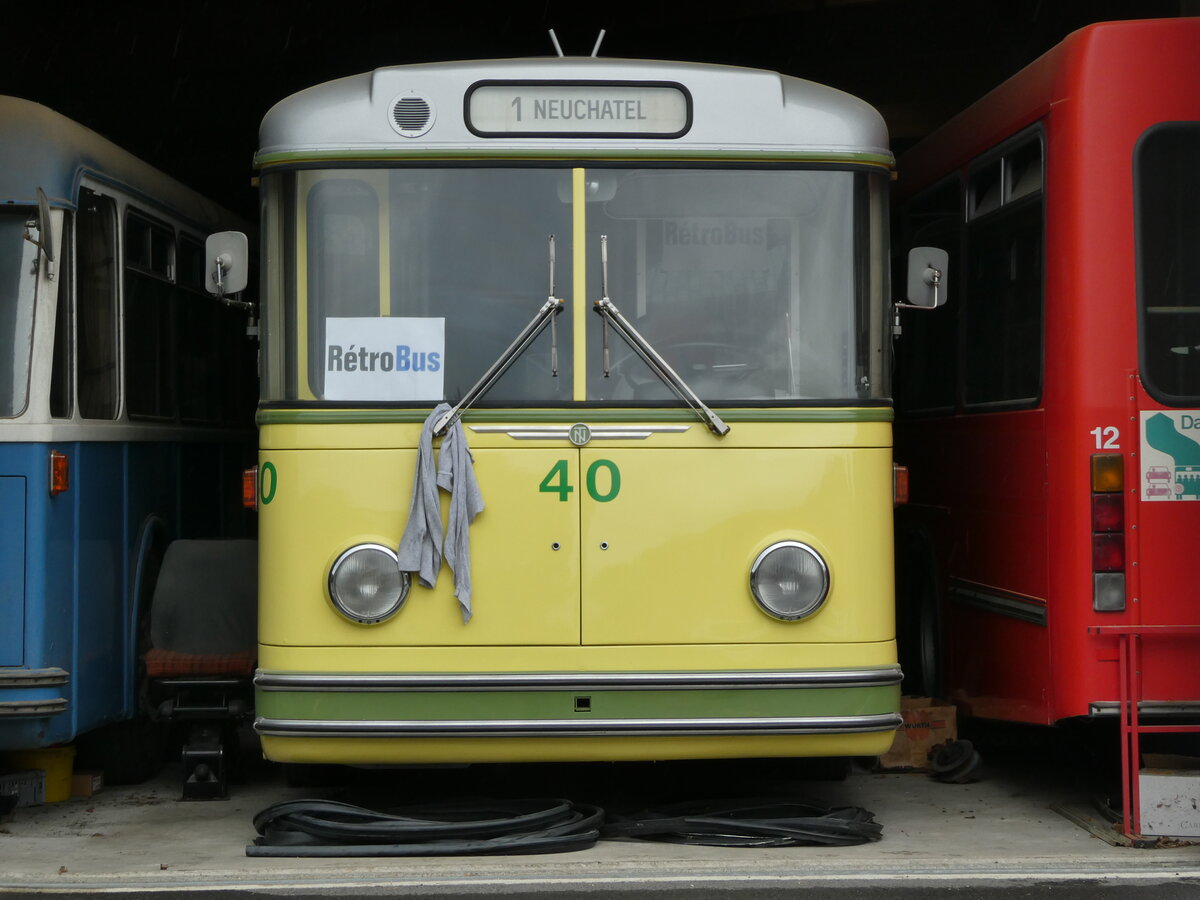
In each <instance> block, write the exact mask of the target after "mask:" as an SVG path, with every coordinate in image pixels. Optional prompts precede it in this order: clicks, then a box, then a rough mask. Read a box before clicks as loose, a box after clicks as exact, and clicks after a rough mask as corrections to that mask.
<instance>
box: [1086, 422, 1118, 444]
mask: <svg viewBox="0 0 1200 900" xmlns="http://www.w3.org/2000/svg"><path fill="white" fill-rule="evenodd" d="M1088 434H1090V435H1092V436H1093V437H1094V438H1095V439H1096V449H1097V450H1120V449H1121V429H1120V428H1117V427H1116V426H1115V425H1106V426H1104V427H1103V428H1093V429H1092V430H1091V431H1089V432H1088Z"/></svg>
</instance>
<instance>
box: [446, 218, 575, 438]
mask: <svg viewBox="0 0 1200 900" xmlns="http://www.w3.org/2000/svg"><path fill="white" fill-rule="evenodd" d="M565 303H566V301H564V300H562V299H560V298H558V297H555V296H554V235H550V296H549V297H548V298H547V299H546V302H545V303H543V304H542V306H541V308H540V309H539V310H538V311H537V313H536V314H535V315H534V317H533V318H532V319H530V320H529V324H528V325H526V326H525V327H524V328H522V329H521V331H520V333H519V334H518V335H517V337H516V339H515V340H514V341H513V342H512V343H511V344H509V345H508V349H507V350H505V351H504V352H503V353H501V354H500V355H499V356H498V357H497V358H496V361H495V362H494V363H492V364H491V365H490V366H489V367H488V370H487V371H486V372H484V373H483V376H482V377H481V378H480V379H479V380H478V381H477V382H475V385H474V387H472V388H471V389H470V390H469V391H467V392H466V393H465V394H464V395H463V398H462V399H461V400H459V401H458V403H456V404H455V405H454V406H452V407H451V408H450V409H448V410H447V411H446V412H445V413H443V414H442V417H441V418H440V419H438V420H437V422H436V423H434V426H433V436H434V437H441V436H442V435H443V434H445V433H446V431H447V429H449V427H450V426H451V425H453V424H454V423H455V422H457V421H458V418H459V416H461V415H462V414H463V413H464V412H466V411H467V410H468V409H470V407H471V404H473V403H474V402H475V401H476V400H478V399H479V398H480V397H482V396H483V395H484V394H486V393H487V392H488V391H489V390H491V388H492V385H494V384H495V383H496V382H497V381H499V380H500V377H501V376H502V375H503V374H504V373H505V372H507V371H508V370H509V367H510V366H512V364H513V363H515V362H516V361H517V360H518V359H519V358H520V356H521V354H522V353H524V352H525V350H526V348H527V347H528V346H529V345H530V344H532V343H533V342H534V341H535V340H536V339H537V336H538V335H539V334H541V333H542V331H544V330H545V328H546V326H547V325H550V326H551V331H552V332H553V335H554V339H553V340H552V341H551V347H550V369H551V372H550V374H551V375H553V376H555V377H557V376H558V331H557V326H556V325H555V317H556V316H557V315H558V314H559V313H560V312H562V311H563V306H564V305H565Z"/></svg>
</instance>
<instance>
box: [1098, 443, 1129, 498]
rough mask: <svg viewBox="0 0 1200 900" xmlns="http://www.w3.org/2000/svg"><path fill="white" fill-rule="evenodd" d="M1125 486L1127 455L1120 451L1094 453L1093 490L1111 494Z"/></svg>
mask: <svg viewBox="0 0 1200 900" xmlns="http://www.w3.org/2000/svg"><path fill="white" fill-rule="evenodd" d="M1124 488H1125V457H1123V456H1122V455H1121V454H1120V453H1093V454H1092V490H1093V491H1096V492H1097V493H1101V494H1110V493H1113V492H1114V491H1120V490H1123V489H1124Z"/></svg>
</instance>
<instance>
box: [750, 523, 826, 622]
mask: <svg viewBox="0 0 1200 900" xmlns="http://www.w3.org/2000/svg"><path fill="white" fill-rule="evenodd" d="M750 590H751V591H752V592H753V593H754V599H755V600H756V601H757V602H758V605H759V606H760V607H762V610H763V612H765V613H766V614H767V615H769V616H774V617H775V618H776V619H784V620H786V621H789V622H790V621H795V620H796V619H804V618H807V617H808V616H811V615H812V614H813V613H815V612H816V611H817V610H818V609H820V608H821V604H822V603H824V602H825V597H826V596H827V595H828V594H829V567H828V566H826V565H825V560H823V559H821V554H819V553H818V552H817V551H816V550H814V549H813V548H812V547H810V546H808V544H802V543H800V542H799V541H780V542H779V543H777V544H772V545H771V546H770V547H768V548H767V549H766V550H764V551H763V552H762V553H760V554H758V559H756V560H754V565H752V566H751V567H750Z"/></svg>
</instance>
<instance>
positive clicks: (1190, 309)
mask: <svg viewBox="0 0 1200 900" xmlns="http://www.w3.org/2000/svg"><path fill="white" fill-rule="evenodd" d="M898 171H899V181H898V183H897V194H896V198H895V208H896V216H897V241H896V242H895V244H896V249H897V251H900V252H904V251H906V250H907V249H908V248H909V247H913V246H916V245H933V246H937V247H941V248H944V249H945V250H947V251H948V252H949V269H948V274H947V281H948V295H949V298H950V299H949V303H948V304H947V305H945V306H943V307H941V308H938V309H934V310H905V311H903V312H902V313H901V317H900V322H899V324H900V326H901V331H902V333H901V334H900V336H899V337H898V339H897V345H896V346H897V359H896V366H897V371H896V375H897V379H896V382H897V383H896V400H897V408H898V422H897V427H896V457H897V460H898V462H900V463H902V464H906V465H907V466H908V467H909V470H910V474H911V482H910V483H911V502H910V503H909V505H908V506H907V507H901V508H900V509H899V510H898V511H897V512H898V517H897V541H898V545H897V546H898V562H899V565H900V567H901V569H900V574H899V575H898V587H899V591H898V594H899V604H900V605H899V617H900V618H899V623H900V638H901V657H902V661H903V662H904V663H905V672H906V678H907V683H906V691H908V692H910V693H912V692H921V693H930V694H941V695H943V696H946V697H948V698H950V699H952V700H953V701H954V702H955V703H956V704H957V705H958V706H959V709H960V711H961V712H963V713H965V714H968V715H973V716H979V717H983V718H990V719H1000V720H1007V721H1015V722H1027V723H1040V724H1055V723H1064V722H1066V721H1070V720H1086V719H1093V720H1094V719H1101V720H1103V719H1113V718H1115V717H1116V715H1117V713H1118V710H1119V708H1121V705H1120V703H1119V701H1120V697H1121V693H1120V692H1121V683H1120V679H1119V671H1120V670H1121V666H1120V665H1119V662H1118V659H1119V654H1120V649H1121V648H1120V644H1121V641H1122V636H1121V633H1122V632H1124V633H1125V634H1128V633H1140V634H1141V635H1151V634H1152V635H1154V640H1152V641H1150V640H1148V641H1146V642H1145V646H1144V649H1143V651H1142V652H1143V657H1144V658H1143V661H1142V665H1141V667H1140V677H1141V685H1140V697H1141V698H1142V703H1141V705H1140V710H1141V716H1142V717H1143V718H1146V717H1150V716H1152V715H1153V714H1156V713H1157V714H1160V715H1165V714H1170V715H1172V716H1175V717H1177V718H1176V719H1175V722H1176V724H1179V723H1180V722H1181V721H1183V722H1186V721H1188V720H1190V721H1192V722H1195V721H1197V720H1198V719H1200V634H1198V633H1197V631H1196V629H1195V626H1197V625H1200V587H1198V584H1200V578H1197V572H1196V571H1195V570H1193V569H1192V568H1191V564H1192V563H1193V562H1196V561H1197V560H1200V552H1198V551H1200V19H1184V18H1178V19H1157V20H1140V21H1125V22H1108V23H1100V24H1096V25H1091V26H1088V27H1086V28H1083V29H1081V30H1079V31H1076V32H1074V33H1072V34H1071V35H1069V36H1068V37H1067V38H1066V39H1065V40H1064V41H1063V42H1062V43H1061V44H1059V45H1058V46H1056V47H1055V48H1053V49H1052V50H1050V51H1049V52H1048V53H1046V54H1045V55H1043V56H1042V57H1040V58H1039V59H1037V60H1036V61H1034V62H1033V63H1031V64H1030V65H1029V66H1028V67H1026V68H1025V69H1023V70H1022V71H1020V72H1018V73H1017V74H1016V75H1014V76H1013V77H1012V78H1011V79H1009V80H1008V81H1006V82H1005V83H1003V84H1001V85H1000V86H999V87H997V88H996V89H994V90H993V91H991V92H990V93H989V94H987V95H986V96H985V97H983V98H982V99H981V100H979V101H978V102H977V103H975V104H974V105H972V106H971V107H969V108H968V109H966V110H965V111H964V112H962V113H961V114H959V115H958V116H957V117H955V118H954V119H952V120H951V121H950V122H948V123H947V124H946V125H945V126H943V127H942V128H940V129H939V130H938V131H937V132H935V133H934V134H932V135H930V136H929V137H928V138H926V139H925V140H923V141H922V142H920V143H919V144H918V145H916V146H915V147H913V149H912V150H911V151H909V152H908V153H907V154H905V155H903V156H902V157H901V158H900V160H899V163H898ZM1189 628H1190V629H1192V631H1191V632H1189ZM1139 641H1140V637H1139ZM1139 646H1140V645H1139ZM1133 668H1136V667H1130V671H1132V670H1133ZM1125 708H1126V709H1128V708H1129V707H1125Z"/></svg>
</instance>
